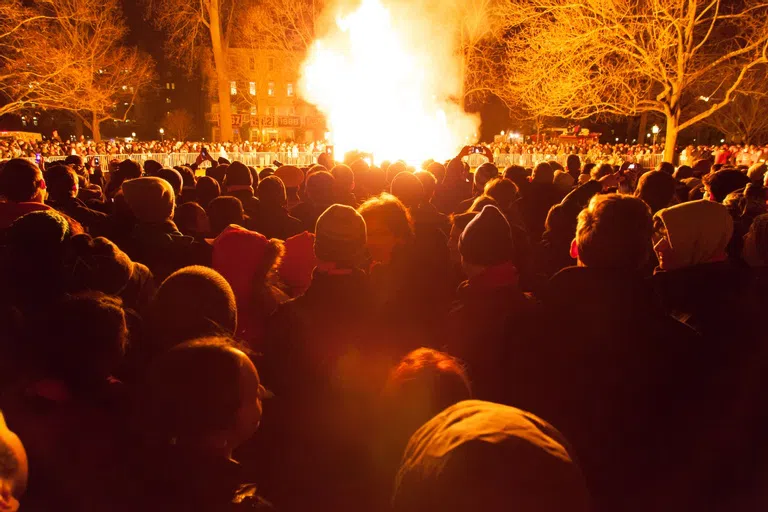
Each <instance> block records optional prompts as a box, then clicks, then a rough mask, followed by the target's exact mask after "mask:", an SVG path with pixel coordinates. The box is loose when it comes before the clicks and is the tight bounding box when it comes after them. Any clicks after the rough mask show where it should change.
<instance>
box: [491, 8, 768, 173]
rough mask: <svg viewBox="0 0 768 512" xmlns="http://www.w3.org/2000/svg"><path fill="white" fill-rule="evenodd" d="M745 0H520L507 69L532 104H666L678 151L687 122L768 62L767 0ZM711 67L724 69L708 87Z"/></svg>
mask: <svg viewBox="0 0 768 512" xmlns="http://www.w3.org/2000/svg"><path fill="white" fill-rule="evenodd" d="M738 4H739V5H738V6H735V5H734V3H733V2H727V1H726V0H645V1H640V2H638V1H636V0H513V1H512V2H511V3H510V4H509V5H508V6H507V10H506V14H505V16H506V19H507V21H508V24H507V29H506V30H507V37H508V40H507V43H508V46H507V55H506V58H505V64H506V68H507V71H506V73H505V75H506V77H507V79H508V80H509V82H510V86H511V88H512V89H513V90H515V91H516V93H517V95H518V97H519V98H520V99H521V101H523V102H524V103H525V105H526V106H527V108H528V109H529V111H530V112H531V113H533V114H538V115H547V116H556V117H566V118H572V119H583V118H587V117H590V116H595V115H606V114H607V115H620V116H635V115H640V114H642V113H643V112H652V113H653V112H656V113H660V114H661V115H663V116H664V117H665V118H666V143H665V148H664V157H665V160H668V161H671V160H672V159H673V157H674V152H675V143H676V141H677V136H678V134H679V132H680V131H681V130H684V129H686V128H688V127H690V126H692V125H694V124H696V123H698V122H700V121H703V120H704V119H706V118H708V117H709V116H711V115H712V114H714V113H715V112H717V111H719V110H720V109H722V108H724V107H726V106H727V105H729V104H730V103H731V100H732V99H733V98H734V97H735V95H737V94H738V92H739V91H740V90H741V89H742V87H743V82H744V78H745V77H746V76H747V74H748V73H749V71H750V70H751V69H752V68H754V67H755V66H758V65H760V64H763V63H766V62H768V59H767V55H766V50H767V49H768V28H767V27H768V2H766V1H765V0H743V1H742V2H738ZM713 76H718V77H721V78H722V80H720V81H719V82H718V85H717V88H716V90H712V91H711V92H710V93H706V94H700V93H699V91H700V86H701V84H702V82H706V81H709V80H710V79H711V78H712V77H713ZM700 98H701V99H700ZM707 99H709V101H705V103H706V105H705V106H704V108H702V107H701V101H702V100H707Z"/></svg>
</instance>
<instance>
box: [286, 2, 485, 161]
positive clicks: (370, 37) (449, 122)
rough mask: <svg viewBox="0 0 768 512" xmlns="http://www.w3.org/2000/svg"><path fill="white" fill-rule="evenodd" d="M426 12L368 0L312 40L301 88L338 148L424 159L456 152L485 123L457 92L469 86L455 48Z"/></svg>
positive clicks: (388, 157)
mask: <svg viewBox="0 0 768 512" xmlns="http://www.w3.org/2000/svg"><path fill="white" fill-rule="evenodd" d="M422 18H423V19H420V18H419V17H414V16H404V15H403V16H401V15H400V14H399V13H391V12H390V9H389V8H387V7H385V6H384V5H382V3H381V1H380V0H362V3H361V4H360V6H359V7H358V8H357V9H356V10H355V11H353V12H351V13H348V14H347V15H344V16H339V17H337V19H336V26H335V27H333V28H332V30H331V31H330V33H328V34H327V35H326V36H325V37H321V38H320V39H319V40H317V41H316V42H315V44H314V45H313V47H312V48H311V50H310V52H309V55H308V58H307V60H306V61H305V62H304V64H303V67H302V72H301V79H300V81H299V89H300V91H301V94H302V97H303V98H304V99H306V100H307V101H309V102H310V103H313V104H315V105H316V106H317V108H318V109H319V110H320V111H321V112H323V113H324V114H325V116H326V118H327V121H328V128H329V130H330V132H331V137H330V140H331V141H332V143H333V145H334V147H335V153H336V154H337V155H344V153H346V152H348V151H352V150H359V151H363V152H366V153H372V154H373V155H374V158H375V159H376V161H377V162H381V161H382V160H397V159H403V160H405V161H406V162H408V163H409V164H412V165H419V164H421V162H423V161H424V160H427V159H429V158H433V159H435V160H441V159H447V158H450V157H452V156H455V155H456V154H457V152H458V150H459V149H460V148H461V146H463V145H464V143H465V142H466V141H467V140H468V138H469V137H470V134H472V133H474V132H475V131H476V130H477V125H478V123H477V121H476V118H475V117H473V116H470V115H467V114H465V113H464V112H463V111H462V110H461V108H460V107H459V105H458V104H457V103H456V102H455V100H454V101H452V100H451V99H450V98H452V97H453V98H456V97H458V96H459V93H460V91H461V78H460V76H459V73H458V69H459V66H458V65H457V63H456V58H455V56H454V48H452V47H451V45H450V44H447V43H446V44H440V42H439V41H436V40H435V38H436V37H437V38H444V37H445V36H443V35H441V33H440V32H439V30H438V28H437V27H435V26H434V25H435V24H434V23H432V22H431V20H430V19H428V18H427V17H422ZM472 140H476V137H472Z"/></svg>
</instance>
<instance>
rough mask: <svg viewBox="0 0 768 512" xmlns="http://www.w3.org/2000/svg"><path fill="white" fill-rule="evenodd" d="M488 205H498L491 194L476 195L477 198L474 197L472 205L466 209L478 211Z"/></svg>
mask: <svg viewBox="0 0 768 512" xmlns="http://www.w3.org/2000/svg"><path fill="white" fill-rule="evenodd" d="M488 205H491V206H496V207H498V206H499V204H498V203H497V202H496V200H495V199H494V198H492V197H491V196H486V195H481V196H477V198H475V200H474V201H473V202H472V206H470V207H469V210H467V211H468V212H476V213H480V212H481V211H482V210H483V208H485V207H486V206H488Z"/></svg>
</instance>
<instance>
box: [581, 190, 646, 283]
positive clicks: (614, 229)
mask: <svg viewBox="0 0 768 512" xmlns="http://www.w3.org/2000/svg"><path fill="white" fill-rule="evenodd" d="M652 232H653V223H652V221H651V211H650V208H648V205H647V204H645V203H644V202H643V201H642V200H640V199H638V198H636V197H632V196H626V195H620V194H606V195H597V196H594V197H593V198H592V200H591V201H590V202H589V205H588V206H587V207H586V208H585V209H584V210H582V211H581V213H580V214H579V220H578V224H577V226H576V238H575V239H574V240H573V242H572V243H571V257H572V258H574V259H576V260H578V262H579V265H581V266H585V267H595V268H605V269H619V270H630V271H635V270H637V269H639V268H641V267H642V266H643V265H645V263H646V262H647V261H648V257H649V256H650V243H651V235H652Z"/></svg>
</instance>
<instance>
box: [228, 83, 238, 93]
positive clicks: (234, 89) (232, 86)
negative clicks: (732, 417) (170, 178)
mask: <svg viewBox="0 0 768 512" xmlns="http://www.w3.org/2000/svg"><path fill="white" fill-rule="evenodd" d="M229 94H231V95H232V96H234V95H235V94H237V82H235V81H234V80H233V81H231V82H229Z"/></svg>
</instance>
